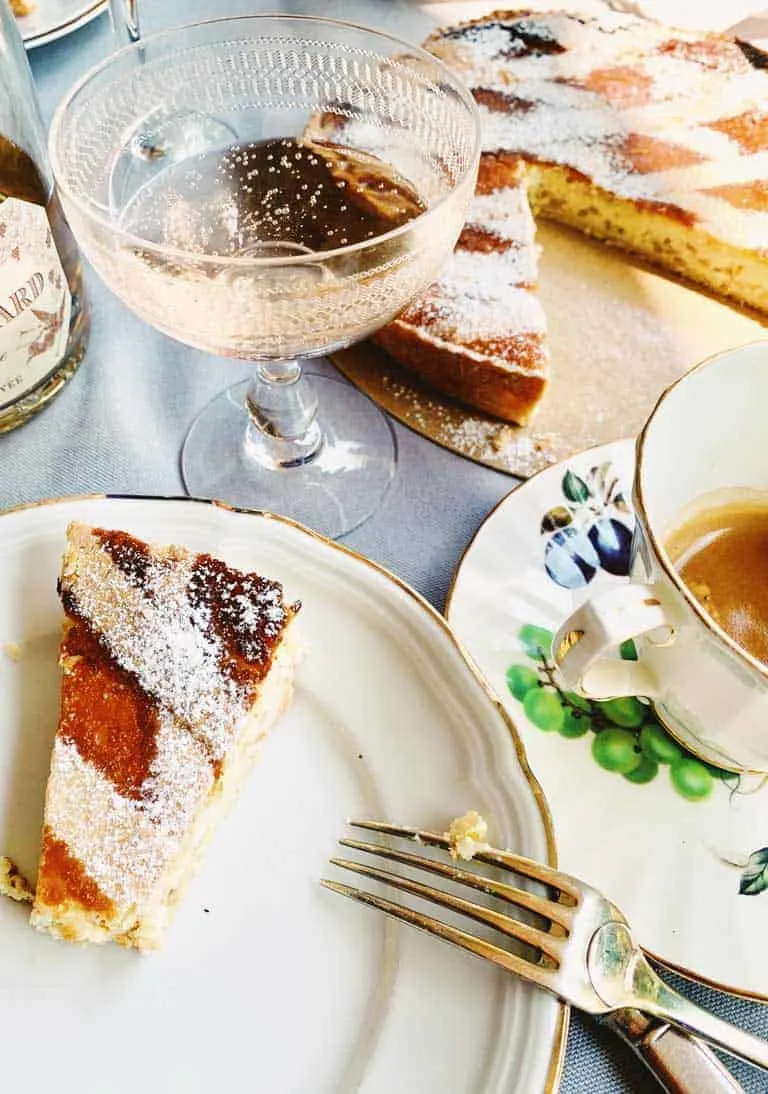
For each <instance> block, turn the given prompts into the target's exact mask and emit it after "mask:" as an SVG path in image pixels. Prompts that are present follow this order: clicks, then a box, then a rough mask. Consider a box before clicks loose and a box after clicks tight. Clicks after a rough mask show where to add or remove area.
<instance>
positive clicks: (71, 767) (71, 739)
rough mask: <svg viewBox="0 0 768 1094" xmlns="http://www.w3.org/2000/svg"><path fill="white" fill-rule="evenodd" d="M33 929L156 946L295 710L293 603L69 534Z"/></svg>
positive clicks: (100, 539)
mask: <svg viewBox="0 0 768 1094" xmlns="http://www.w3.org/2000/svg"><path fill="white" fill-rule="evenodd" d="M59 587H60V593H61V599H62V603H63V606H64V611H65V614H66V620H65V624H64V633H63V637H62V641H61V653H60V662H61V667H62V679H61V699H60V712H59V724H58V730H57V733H56V739H55V743H54V748H53V756H52V760H51V771H50V776H49V780H48V788H47V791H46V800H45V820H44V830H43V847H42V856H41V861H40V870H39V876H38V881H37V893H36V898H35V904H34V908H33V913H32V922H33V925H34V926H36V927H38V928H39V929H41V930H46V931H50V932H51V933H52V934H54V935H57V936H58V937H60V938H65V939H70V940H72V941H93V942H107V941H110V940H112V941H116V942H119V943H120V944H122V945H125V946H133V947H136V948H137V949H139V950H150V949H153V948H155V947H156V946H157V945H158V944H159V943H160V941H161V940H162V936H163V933H164V930H165V928H166V926H167V922H168V920H169V917H170V913H171V911H172V908H173V905H174V903H175V902H176V901H177V899H178V897H179V894H180V892H181V891H182V889H183V887H184V884H185V882H186V881H187V879H188V877H189V875H190V874H191V873H192V871H193V870H194V868H195V866H196V863H197V861H198V859H199V857H200V854H201V852H202V849H203V846H204V844H205V841H206V839H207V837H208V836H209V835H210V833H211V831H212V829H213V827H214V826H215V824H216V822H217V820H218V818H219V815H220V814H221V812H222V807H223V805H224V804H225V803H226V801H227V800H228V799H229V798H231V797H232V795H233V793H234V792H236V791H237V789H238V787H239V785H240V784H241V783H242V781H243V779H244V777H245V776H246V775H247V773H248V771H249V769H250V767H251V764H252V762H253V760H254V758H255V754H256V751H257V746H258V743H259V741H260V740H261V738H262V737H263V736H264V735H265V734H266V732H267V731H268V730H269V728H270V726H271V725H272V724H273V722H274V721H275V720H276V718H277V717H278V716H279V714H280V713H281V712H282V711H283V710H284V709H285V708H286V706H287V705H288V703H289V702H290V698H291V694H292V688H293V669H294V663H295V660H296V644H295V642H294V640H293V638H292V635H291V633H290V631H291V623H292V620H293V618H294V616H295V614H296V611H297V610H298V607H299V606H298V605H297V604H294V605H289V604H286V602H285V600H284V597H283V590H282V588H281V586H280V585H279V584H278V583H277V582H275V581H269V580H267V579H266V578H263V577H260V576H259V575H257V574H251V573H241V572H239V571H238V570H235V569H232V568H231V567H229V566H227V565H225V564H224V563H223V562H220V561H219V560H217V559H215V558H213V557H212V556H210V555H206V554H198V555H196V554H193V553H192V552H190V551H187V550H185V549H183V548H180V547H152V546H149V545H148V544H146V543H143V542H142V541H141V540H138V539H136V538H134V537H133V536H130V535H128V534H127V533H125V532H119V531H106V530H104V529H99V528H89V527H86V526H84V525H80V524H74V525H72V526H70V528H69V530H68V533H67V548H66V552H65V556H64V562H63V567H62V572H61V579H60V586H59Z"/></svg>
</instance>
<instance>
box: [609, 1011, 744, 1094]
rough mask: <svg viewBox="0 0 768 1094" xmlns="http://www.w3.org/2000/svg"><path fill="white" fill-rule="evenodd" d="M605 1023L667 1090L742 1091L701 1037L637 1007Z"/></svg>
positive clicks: (684, 1093) (676, 1093)
mask: <svg viewBox="0 0 768 1094" xmlns="http://www.w3.org/2000/svg"><path fill="white" fill-rule="evenodd" d="M608 1025H609V1026H610V1027H611V1028H612V1029H613V1030H614V1031H615V1032H616V1033H618V1034H620V1036H621V1037H623V1039H624V1040H625V1041H626V1042H627V1044H628V1045H629V1046H630V1047H631V1048H632V1050H633V1051H634V1052H635V1053H636V1054H637V1055H638V1056H639V1057H640V1059H641V1060H642V1061H643V1063H644V1064H645V1065H646V1066H647V1067H648V1068H649V1069H650V1070H651V1071H652V1072H653V1074H654V1075H655V1077H656V1078H657V1079H658V1081H659V1083H660V1084H661V1086H662V1087H663V1088H664V1090H666V1091H667V1094H744V1088H743V1087H742V1086H741V1085H740V1084H739V1083H737V1082H736V1079H735V1078H734V1077H733V1075H732V1074H731V1073H730V1071H728V1069H727V1068H726V1067H725V1065H724V1064H723V1063H721V1061H720V1060H718V1058H717V1056H715V1054H714V1052H712V1050H711V1049H710V1048H708V1047H707V1045H705V1044H704V1042H703V1041H699V1040H698V1039H697V1038H695V1037H691V1036H689V1035H688V1034H687V1033H683V1032H682V1031H681V1030H678V1029H675V1028H674V1026H670V1025H669V1024H668V1023H667V1022H658V1021H655V1020H654V1019H652V1018H647V1017H646V1016H645V1015H644V1014H641V1013H640V1012H639V1011H637V1010H619V1011H615V1012H614V1013H613V1014H612V1015H611V1016H610V1017H609V1019H608Z"/></svg>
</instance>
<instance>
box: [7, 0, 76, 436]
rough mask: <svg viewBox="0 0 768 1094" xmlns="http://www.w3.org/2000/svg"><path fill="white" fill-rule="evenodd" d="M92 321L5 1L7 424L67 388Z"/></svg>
mask: <svg viewBox="0 0 768 1094" xmlns="http://www.w3.org/2000/svg"><path fill="white" fill-rule="evenodd" d="M88 330H89V310H88V302H87V300H86V296H85V289H84V285H83V272H82V261H81V258H80V253H79V251H78V248H77V244H76V243H75V241H74V238H73V236H72V233H71V232H70V230H69V227H68V226H67V223H66V221H65V220H64V214H63V213H62V210H61V206H60V204H59V201H58V198H57V197H56V194H55V191H54V188H53V179H52V176H51V171H50V167H49V164H48V154H47V150H46V141H45V131H44V129H43V125H42V122H41V120H40V115H39V112H38V107H37V99H36V95H35V88H34V84H33V82H32V73H31V72H30V68H29V63H28V61H27V56H26V53H25V50H24V45H23V42H22V40H21V35H20V33H19V29H18V27H17V25H16V21H15V19H14V16H13V15H12V14H11V10H10V8H9V6H8V2H7V0H0V433H3V432H6V431H7V430H9V429H14V428H15V427H16V426H18V425H21V424H22V423H23V422H25V421H26V420H27V419H28V418H30V417H31V416H32V414H34V413H35V412H36V411H38V410H40V409H42V407H43V406H45V405H46V403H47V402H48V401H49V400H50V399H52V398H53V396H54V395H56V394H57V393H58V392H59V391H60V390H61V388H62V387H63V386H64V384H65V383H66V382H67V380H68V379H69V378H70V376H72V374H73V373H74V371H75V369H76V368H77V366H78V365H79V364H80V361H81V360H82V358H83V354H84V353H85V349H86V345H87V342H88Z"/></svg>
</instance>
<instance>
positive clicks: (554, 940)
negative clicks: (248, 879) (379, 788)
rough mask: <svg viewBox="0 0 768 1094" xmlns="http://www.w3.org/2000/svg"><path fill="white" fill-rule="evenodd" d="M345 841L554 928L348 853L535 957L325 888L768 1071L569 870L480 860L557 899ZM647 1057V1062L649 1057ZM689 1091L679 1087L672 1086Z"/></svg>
mask: <svg viewBox="0 0 768 1094" xmlns="http://www.w3.org/2000/svg"><path fill="white" fill-rule="evenodd" d="M349 823H350V825H351V826H352V827H353V828H361V829H366V830H368V831H372V832H377V833H380V834H382V835H385V836H395V837H400V838H405V839H408V840H412V841H415V842H417V843H420V844H422V845H425V846H429V847H440V848H443V849H444V850H449V849H450V845H449V841H448V839H447V838H446V837H445V836H441V835H437V834H436V833H433V832H422V831H419V830H418V829H416V828H404V827H401V826H399V825H394V824H386V823H382V822H379V821H350V822H349ZM339 842H340V844H341V845H342V846H343V847H347V848H350V849H352V850H355V851H360V852H363V853H365V854H369V855H372V856H375V857H377V858H382V859H386V860H388V861H391V862H396V863H398V864H400V865H401V866H407V867H410V868H414V869H417V870H424V871H426V872H428V873H430V874H433V875H436V876H437V877H440V878H443V879H444V880H446V881H449V882H452V883H455V884H458V885H462V886H467V887H469V888H471V889H475V890H480V891H481V892H483V893H486V894H487V895H489V896H492V897H495V898H496V899H497V900H500V901H502V902H503V903H505V904H510V905H513V906H514V907H516V908H520V909H525V910H526V911H528V912H533V913H534V914H535V915H536V916H539V917H541V918H543V919H544V920H545V921H546V922H547V926H546V927H544V928H542V927H538V926H533V925H532V924H530V923H524V922H522V921H521V920H519V919H515V918H513V917H512V916H509V915H506V914H504V913H502V912H499V911H496V910H494V909H493V908H488V907H485V906H483V905H482V904H477V903H475V902H474V901H470V900H467V899H466V898H464V897H462V896H457V895H455V894H454V893H452V892H448V891H446V890H444V889H438V888H434V887H432V886H429V885H424V884H423V883H422V882H420V881H414V880H413V879H411V878H409V877H403V876H402V875H400V874H396V873H392V872H391V871H389V870H384V869H381V868H380V867H378V866H369V865H366V864H364V863H362V862H355V861H352V860H349V859H341V858H333V859H331V862H332V863H333V864H334V865H335V866H338V867H341V868H342V869H344V870H351V871H353V872H355V873H357V874H362V875H363V876H364V877H367V878H370V879H372V880H375V881H378V882H383V883H384V884H386V885H391V886H393V887H394V888H396V889H400V890H402V891H403V892H406V893H410V894H412V895H413V896H416V897H420V898H422V899H424V900H427V901H430V902H432V903H434V904H438V905H440V906H441V907H443V908H447V909H448V910H449V911H451V912H456V913H459V914H460V915H463V916H467V917H469V918H470V919H473V920H475V921H476V922H478V923H482V924H484V925H485V926H488V927H491V928H493V929H494V930H496V931H498V932H499V933H500V934H502V935H505V936H506V937H507V938H510V939H514V940H515V941H517V942H522V943H524V944H526V945H527V946H528V947H531V948H532V949H533V950H534V955H533V956H532V957H530V958H528V957H526V956H524V955H523V954H521V953H519V952H512V951H511V950H509V949H507V948H506V947H504V946H502V945H497V944H496V943H493V942H489V941H486V940H485V939H484V938H478V937H477V936H475V935H473V934H470V933H468V932H467V931H464V930H461V929H460V928H458V927H455V926H453V925H452V924H449V923H445V922H442V921H440V920H438V919H435V918H433V917H432V916H428V915H424V914H422V913H421V912H417V911H414V910H413V909H412V908H409V907H406V906H405V905H401V904H396V903H393V902H392V901H391V900H387V899H386V898H384V897H380V896H377V895H375V894H374V893H370V892H365V891H363V890H360V889H356V888H353V887H352V886H349V885H344V884H341V883H340V882H337V881H331V880H328V879H323V881H322V884H323V885H324V886H325V887H326V888H328V889H332V890H333V891H334V892H336V893H341V894H342V895H343V896H348V897H352V898H353V899H354V900H358V901H360V902H361V903H363V904H367V905H370V906H371V907H373V908H378V909H379V910H380V911H383V912H386V913H387V914H388V915H390V916H394V917H395V918H396V919H400V920H403V921H404V922H406V923H410V924H412V925H413V926H414V927H419V928H420V929H421V930H423V931H428V932H429V933H430V934H433V935H436V936H437V937H438V938H442V939H444V940H445V941H446V942H452V943H453V944H454V945H456V946H460V947H461V948H462V949H464V950H469V951H470V952H471V953H474V954H476V955H477V956H479V957H483V958H485V959H486V960H487V961H491V962H492V963H493V964H494V965H499V966H500V967H501V968H503V969H506V970H507V971H508V972H511V973H514V974H515V975H517V976H519V977H521V978H522V979H524V980H528V981H531V982H533V983H534V984H538V985H539V986H540V987H542V988H545V989H546V990H547V991H549V992H552V993H553V994H554V995H556V996H558V997H559V998H560V999H562V1000H563V1001H565V1002H566V1003H570V1004H571V1005H572V1006H574V1007H578V1008H579V1009H580V1010H583V1011H586V1012H587V1013H588V1014H594V1015H621V1016H622V1023H621V1024H622V1025H623V1027H624V1029H625V1031H626V1028H627V1025H628V1024H631V1018H630V1019H629V1021H628V1019H627V1014H630V1015H632V1014H634V1016H635V1018H636V1020H638V1021H640V1023H641V1025H642V1019H641V1017H640V1015H637V1012H638V1011H640V1012H641V1014H643V1015H651V1016H652V1017H653V1018H656V1019H661V1020H662V1022H663V1023H672V1024H673V1025H674V1026H678V1027H680V1028H681V1029H683V1030H685V1031H687V1032H688V1033H692V1034H695V1035H696V1036H697V1037H703V1038H704V1039H705V1040H706V1041H708V1042H710V1043H711V1044H713V1045H715V1046H717V1047H718V1048H720V1049H722V1050H723V1051H725V1052H728V1053H730V1054H732V1055H733V1056H738V1057H740V1058H741V1059H743V1060H747V1061H748V1062H749V1063H752V1064H756V1065H757V1066H758V1067H762V1068H765V1069H766V1070H768V1043H766V1042H764V1041H762V1040H761V1039H760V1038H758V1037H754V1036H753V1035H752V1034H749V1033H746V1032H744V1031H743V1030H740V1029H738V1028H737V1027H735V1026H733V1025H731V1024H730V1023H729V1022H725V1021H723V1020H722V1019H720V1018H717V1017H715V1015H713V1014H710V1013H709V1012H708V1011H705V1010H702V1009H701V1007H697V1006H696V1005H695V1004H694V1003H691V1002H690V1001H689V1000H688V999H686V998H684V997H683V996H682V995H679V994H678V993H677V992H676V991H674V990H673V989H672V988H670V987H668V985H667V984H665V983H664V981H663V980H661V979H660V977H659V976H657V974H656V973H655V972H654V970H653V969H652V968H651V966H650V965H649V964H648V962H647V961H646V959H645V957H644V955H643V952H642V950H641V949H640V947H639V945H638V944H637V942H635V940H634V938H633V937H632V934H631V932H630V929H629V925H628V923H627V921H626V919H625V918H624V916H623V915H622V913H621V912H620V911H619V909H618V908H617V907H616V905H615V904H612V903H611V901H609V900H607V899H606V898H605V897H604V896H603V895H602V894H601V893H599V892H598V891H597V890H596V889H593V888H592V887H591V886H590V885H586V884H585V883H584V882H582V881H579V880H578V879H577V878H575V877H572V876H571V875H570V874H566V873H563V872H561V871H559V870H554V869H552V868H551V867H549V866H544V865H543V864H541V863H539V862H534V861H533V860H531V859H527V858H522V857H521V856H519V855H515V854H512V853H511V852H509V851H498V850H495V849H492V850H488V851H482V852H480V853H478V854H477V855H475V860H476V861H478V862H482V863H485V864H486V865H489V866H495V867H498V868H500V869H501V870H504V871H511V872H513V873H515V874H518V875H520V876H521V877H524V878H528V879H530V880H531V881H536V882H540V883H541V884H542V885H544V886H546V887H547V888H548V889H549V890H551V893H552V896H551V897H543V896H539V895H538V894H537V893H534V892H531V891H529V890H527V889H521V888H518V887H516V886H513V885H511V884H509V883H508V882H506V881H495V880H492V879H491V878H488V877H484V876H483V875H482V874H479V873H476V872H474V871H473V870H470V869H466V868H464V867H461V866H458V865H457V864H456V863H453V862H450V863H448V862H440V861H438V860H436V859H429V858H426V857H424V856H422V855H416V854H413V853H411V852H408V851H401V850H398V849H396V848H394V847H391V846H389V845H383V844H379V843H368V842H364V841H361V840H356V839H342V840H340V841H339ZM628 1008H629V1010H628ZM664 1028H666V1027H664ZM686 1040H687V1039H686ZM646 1062H649V1061H648V1060H647V1059H646ZM662 1062H663V1061H662ZM711 1063H712V1065H713V1069H714V1068H715V1067H718V1065H717V1061H716V1057H714V1055H712V1056H711ZM719 1070H720V1076H723V1077H724V1076H726V1075H727V1074H728V1073H727V1072H725V1070H724V1069H719ZM685 1088H686V1087H684V1086H680V1085H672V1086H670V1087H669V1088H668V1089H674V1090H678V1089H680V1090H682V1089H685ZM687 1089H689V1090H692V1089H695V1090H696V1091H697V1094H699V1092H700V1091H701V1092H702V1094H703V1091H704V1089H705V1088H704V1086H703V1085H702V1083H701V1082H699V1083H698V1084H697V1085H696V1086H695V1087H694V1086H693V1085H689V1086H687ZM706 1089H711V1090H722V1089H730V1090H740V1089H741V1088H740V1087H739V1086H738V1084H736V1083H735V1080H732V1085H731V1086H730V1087H728V1086H725V1087H724V1086H723V1083H722V1082H720V1085H717V1082H716V1081H714V1080H713V1082H712V1085H711V1086H708V1087H707V1088H706Z"/></svg>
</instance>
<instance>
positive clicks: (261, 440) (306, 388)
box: [245, 361, 323, 470]
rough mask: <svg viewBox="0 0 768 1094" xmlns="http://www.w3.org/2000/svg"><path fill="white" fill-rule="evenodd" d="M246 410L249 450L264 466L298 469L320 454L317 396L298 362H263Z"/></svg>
mask: <svg viewBox="0 0 768 1094" xmlns="http://www.w3.org/2000/svg"><path fill="white" fill-rule="evenodd" d="M246 408H247V410H248V415H249V417H250V422H249V424H248V433H247V436H246V442H245V443H246V447H247V450H248V452H249V454H250V455H251V456H252V457H253V458H254V459H256V460H258V462H259V463H260V464H262V465H263V466H264V467H268V468H270V469H272V470H274V469H276V468H279V467H298V466H300V465H301V464H305V463H308V462H309V461H310V460H311V459H313V457H314V456H316V455H317V453H318V452H319V451H320V448H321V447H322V443H323V437H322V433H321V432H320V426H319V425H318V422H317V395H316V394H315V392H314V389H313V387H312V381H311V380H310V379H309V377H308V376H305V375H304V372H303V370H302V368H301V365H300V364H299V363H298V361H261V362H259V363H258V364H257V365H256V375H255V377H254V379H253V382H252V383H251V386H250V387H249V388H248V394H247V396H246Z"/></svg>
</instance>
